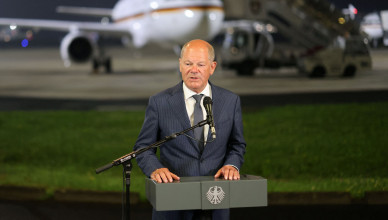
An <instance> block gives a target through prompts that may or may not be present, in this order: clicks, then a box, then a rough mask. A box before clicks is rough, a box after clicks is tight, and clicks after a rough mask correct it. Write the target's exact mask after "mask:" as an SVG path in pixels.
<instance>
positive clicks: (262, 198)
mask: <svg viewBox="0 0 388 220" xmlns="http://www.w3.org/2000/svg"><path fill="white" fill-rule="evenodd" d="M146 197H147V199H148V201H149V202H150V203H151V204H152V206H153V207H154V208H155V210H157V211H168V210H190V209H203V210H206V209H227V208H241V207H259V206H267V204H268V202H267V180H266V179H264V178H263V177H260V176H252V175H241V177H240V180H224V179H215V178H214V177H213V176H196V177H181V178H180V180H179V181H174V182H172V183H157V182H155V181H153V180H151V179H149V178H146Z"/></svg>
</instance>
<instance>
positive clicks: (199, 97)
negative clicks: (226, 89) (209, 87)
mask: <svg viewBox="0 0 388 220" xmlns="http://www.w3.org/2000/svg"><path fill="white" fill-rule="evenodd" d="M202 96H203V94H198V95H193V98H194V99H195V101H196V102H197V103H200V101H201V98H202Z"/></svg>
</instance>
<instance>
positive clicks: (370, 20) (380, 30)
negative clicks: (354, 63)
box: [360, 10, 388, 47]
mask: <svg viewBox="0 0 388 220" xmlns="http://www.w3.org/2000/svg"><path fill="white" fill-rule="evenodd" d="M360 26H361V30H363V31H364V32H365V33H366V34H367V35H368V37H369V40H370V41H371V42H372V45H373V47H377V46H378V45H379V43H381V41H382V43H383V45H384V46H388V34H387V33H388V10H382V11H379V12H371V13H369V14H366V15H365V16H364V17H363V18H362V21H361V22H360Z"/></svg>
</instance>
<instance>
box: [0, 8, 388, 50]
mask: <svg viewBox="0 0 388 220" xmlns="http://www.w3.org/2000/svg"><path fill="white" fill-rule="evenodd" d="M307 1H308V0H307ZM310 1H313V0H310ZM328 1H329V2H331V3H333V4H334V5H335V6H336V7H337V8H339V9H341V8H347V7H348V5H349V4H350V3H352V4H353V5H354V6H355V7H356V8H357V9H358V12H359V13H358V18H357V20H361V17H362V16H364V15H365V14H367V13H369V12H373V11H378V10H385V9H387V10H388V1H387V0H328ZM116 2H117V0H49V1H48V0H2V1H1V2H0V17H8V18H34V19H55V20H73V21H85V20H88V21H99V19H97V18H93V17H87V16H77V15H69V14H58V13H56V12H55V9H56V7H57V6H59V5H65V6H82V7H97V8H113V6H114V5H115V4H116ZM37 34H38V33H37ZM64 34H65V33H53V32H52V31H51V32H50V31H45V30H41V32H40V34H39V37H37V38H35V39H34V42H33V43H37V44H39V43H38V42H39V41H41V42H44V43H45V44H51V45H58V44H59V42H60V40H61V38H62V36H63V35H64ZM42 35H43V36H42ZM1 44H2V42H1V41H0V46H2V45H1ZM32 45H33V44H32ZM8 46H12V45H10V44H8Z"/></svg>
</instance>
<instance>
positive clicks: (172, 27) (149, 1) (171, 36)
mask: <svg viewBox="0 0 388 220" xmlns="http://www.w3.org/2000/svg"><path fill="white" fill-rule="evenodd" d="M112 19H113V21H114V23H115V25H120V26H127V27H128V31H129V32H130V34H131V36H132V39H133V45H134V46H135V47H142V46H143V45H145V44H146V43H148V42H157V43H171V44H180V45H181V44H184V43H185V42H186V41H188V40H190V39H195V38H202V39H207V40H210V39H211V38H213V37H214V36H215V35H216V34H217V33H218V32H219V30H220V29H221V27H222V23H223V19H224V11H223V4H222V2H221V1H220V0H120V1H119V2H117V4H116V5H115V7H114V8H113V11H112Z"/></svg>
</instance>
